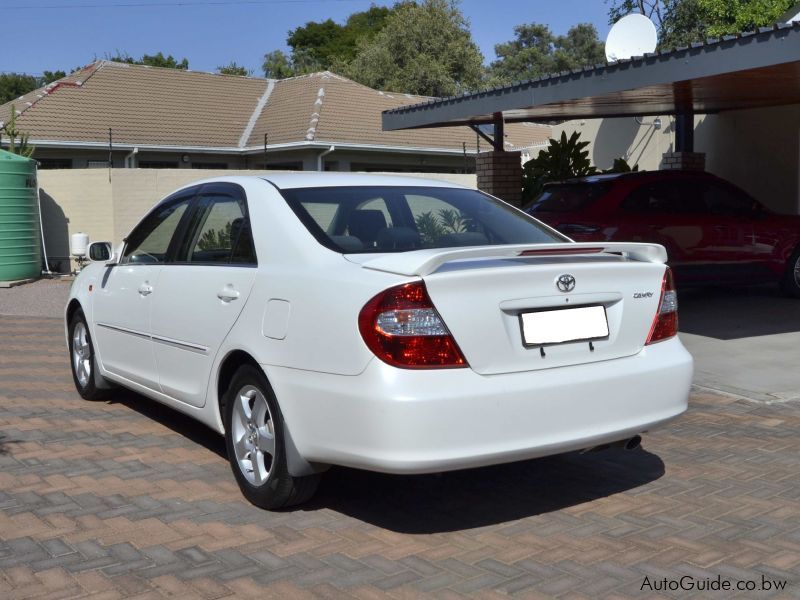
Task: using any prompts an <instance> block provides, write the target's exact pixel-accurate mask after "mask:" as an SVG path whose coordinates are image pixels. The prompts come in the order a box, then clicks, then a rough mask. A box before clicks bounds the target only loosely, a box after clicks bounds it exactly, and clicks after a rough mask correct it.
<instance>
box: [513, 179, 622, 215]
mask: <svg viewBox="0 0 800 600" xmlns="http://www.w3.org/2000/svg"><path fill="white" fill-rule="evenodd" d="M609 189H611V183H609V182H586V183H565V184H556V185H548V186H546V187H545V188H544V191H543V192H542V193H541V194H539V197H538V198H536V200H534V201H533V203H532V204H531V205H530V206H529V207H528V208H527V209H526V210H527V212H529V213H537V212H572V211H576V210H582V209H584V208H586V207H587V206H589V205H590V204H591V203H592V202H594V201H595V200H597V199H598V198H600V197H602V196H604V195H605V194H606V193H608V190H609Z"/></svg>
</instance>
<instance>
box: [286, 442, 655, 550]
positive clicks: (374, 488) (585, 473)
mask: <svg viewBox="0 0 800 600" xmlns="http://www.w3.org/2000/svg"><path fill="white" fill-rule="evenodd" d="M663 474H664V463H663V462H662V461H661V459H660V458H659V457H658V456H656V455H655V454H652V453H650V452H647V451H646V450H644V449H642V448H639V449H637V450H632V451H625V450H622V449H607V450H601V451H598V452H590V453H586V454H579V453H576V452H573V453H570V454H562V455H558V456H551V457H546V458H539V459H534V460H528V461H524V462H517V463H510V464H505V465H497V466H492V467H483V468H480V469H469V470H464V471H452V472H449V473H441V474H436V475H383V474H380V473H370V472H366V471H359V470H356V469H345V468H338V467H335V468H332V469H331V470H330V471H328V472H327V473H326V474H325V475H324V476H323V479H322V483H321V485H320V489H319V491H318V492H317V495H316V496H315V497H314V498H312V499H311V501H310V502H308V503H307V504H305V505H303V506H301V507H299V508H300V509H301V510H313V509H315V508H328V509H330V510H334V511H336V512H339V513H342V514H345V515H348V516H350V517H353V518H356V519H359V520H361V521H364V522H366V523H370V524H372V525H375V526H377V527H382V528H385V529H389V530H391V531H396V532H398V533H420V534H423V533H442V532H448V531H460V530H464V529H474V528H476V527H485V526H489V525H497V524H500V523H506V522H510V521H515V520H518V519H523V518H526V517H531V516H535V515H539V514H543V513H549V512H552V511H557V510H561V509H564V508H567V507H570V506H575V505H578V504H583V503H586V502H591V501H592V500H597V499H598V498H604V497H607V496H611V495H613V494H618V493H620V492H625V491H628V490H632V489H635V488H638V487H640V486H643V485H645V484H647V483H649V482H651V481H655V480H657V479H659V478H660V477H661V476H662V475H663Z"/></svg>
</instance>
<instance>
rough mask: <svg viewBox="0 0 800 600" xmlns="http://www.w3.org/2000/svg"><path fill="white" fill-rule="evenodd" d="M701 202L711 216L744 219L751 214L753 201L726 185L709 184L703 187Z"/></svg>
mask: <svg viewBox="0 0 800 600" xmlns="http://www.w3.org/2000/svg"><path fill="white" fill-rule="evenodd" d="M703 201H704V203H705V206H706V208H707V211H708V212H709V213H710V214H712V215H724V216H729V217H746V216H749V215H750V214H752V212H753V209H754V207H755V201H754V200H753V199H752V198H750V197H749V196H747V195H746V194H744V193H743V192H740V191H738V190H736V189H735V188H732V187H729V186H727V185H723V184H719V183H716V182H709V183H707V184H706V185H705V189H704V192H703Z"/></svg>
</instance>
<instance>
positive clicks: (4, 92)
mask: <svg viewBox="0 0 800 600" xmlns="http://www.w3.org/2000/svg"><path fill="white" fill-rule="evenodd" d="M37 83H38V82H37V80H36V77H33V76H32V75H25V74H23V73H4V74H2V75H0V104H5V103H6V102H9V101H11V100H14V99H15V98H19V97H20V96H22V95H23V94H27V93H28V92H30V91H32V90H35V89H36V88H37Z"/></svg>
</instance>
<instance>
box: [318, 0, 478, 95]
mask: <svg viewBox="0 0 800 600" xmlns="http://www.w3.org/2000/svg"><path fill="white" fill-rule="evenodd" d="M333 68H334V70H336V71H338V72H341V73H342V74H343V75H346V76H348V77H350V78H351V79H354V80H356V81H358V82H360V83H363V84H364V85H367V86H370V87H373V88H378V89H389V90H397V91H403V92H410V93H413V94H423V95H428V96H448V95H451V94H455V93H457V92H459V91H461V90H467V89H475V88H476V87H478V84H479V83H480V81H481V78H482V75H483V56H482V55H481V53H480V50H478V47H477V45H476V44H475V42H474V41H473V40H472V35H471V34H470V31H469V24H468V22H467V20H466V19H465V18H464V15H463V14H462V13H461V11H460V10H459V8H458V5H457V3H456V2H455V1H453V0H422V1H421V2H419V3H416V4H412V3H403V4H399V5H396V6H395V8H394V10H393V12H392V13H391V14H390V15H389V16H388V17H387V18H386V21H385V24H384V27H383V29H381V30H380V31H379V32H378V33H377V34H376V35H375V36H374V37H373V38H372V39H371V40H362V41H361V42H360V43H359V49H358V54H357V55H356V56H355V58H354V59H353V60H351V61H339V62H338V63H336V64H335V65H334V66H333Z"/></svg>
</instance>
